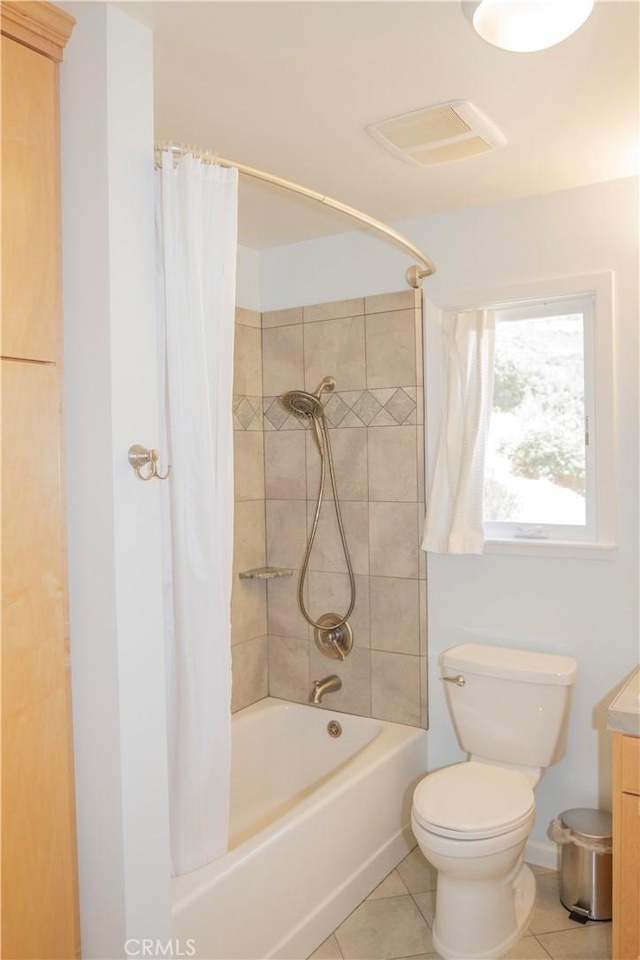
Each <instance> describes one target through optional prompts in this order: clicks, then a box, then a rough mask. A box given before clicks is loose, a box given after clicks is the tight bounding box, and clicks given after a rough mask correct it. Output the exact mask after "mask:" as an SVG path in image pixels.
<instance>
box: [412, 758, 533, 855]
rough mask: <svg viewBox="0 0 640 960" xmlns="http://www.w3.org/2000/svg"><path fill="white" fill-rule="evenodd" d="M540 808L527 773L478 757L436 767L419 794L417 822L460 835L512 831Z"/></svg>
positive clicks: (441, 833)
mask: <svg viewBox="0 0 640 960" xmlns="http://www.w3.org/2000/svg"><path fill="white" fill-rule="evenodd" d="M534 810H535V800H534V797H533V790H532V789H531V785H530V783H529V781H528V780H527V778H526V777H525V776H524V774H522V773H519V772H518V771H517V770H509V769H506V768H504V767H493V766H490V765H489V764H486V763H478V762H477V761H474V760H468V761H466V762H464V763H457V764H454V765H453V766H451V767H445V768H444V769H442V770H437V771H436V772H435V773H430V774H429V775H428V776H427V777H425V778H424V780H422V781H421V782H420V783H419V784H418V786H417V787H416V790H415V793H414V795H413V815H414V818H415V820H416V822H417V823H418V824H420V826H422V827H423V828H424V829H425V830H428V831H430V832H431V833H435V834H437V835H439V836H442V837H451V838H453V839H457V840H482V839H485V838H487V837H498V836H501V835H502V834H505V833H510V832H511V831H512V830H516V829H517V828H518V827H520V826H521V825H522V824H523V823H525V822H526V821H527V820H528V819H529V818H530V817H531V815H532V813H533V811H534Z"/></svg>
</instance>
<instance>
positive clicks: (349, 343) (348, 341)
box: [304, 317, 367, 391]
mask: <svg viewBox="0 0 640 960" xmlns="http://www.w3.org/2000/svg"><path fill="white" fill-rule="evenodd" d="M323 377H334V378H335V381H336V390H338V391H340V390H364V388H365V386H366V380H367V377H366V369H365V344H364V318H363V317H345V318H343V319H341V320H325V321H323V322H322V323H312V324H305V326H304V382H305V386H306V389H307V390H315V389H316V387H317V386H318V384H319V383H320V381H321V380H322V379H323Z"/></svg>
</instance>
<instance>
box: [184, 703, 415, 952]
mask: <svg viewBox="0 0 640 960" xmlns="http://www.w3.org/2000/svg"><path fill="white" fill-rule="evenodd" d="M331 720H337V721H338V722H339V723H340V724H341V725H342V731H343V732H342V735H341V736H340V737H339V738H337V739H333V738H332V737H330V736H329V734H328V732H327V724H328V722H329V721H331ZM232 726H233V734H232V779H231V830H230V835H231V840H230V849H229V852H228V853H227V854H225V855H224V856H223V857H221V858H220V859H219V860H216V862H215V863H211V864H209V865H208V866H206V867H202V868H201V869H200V870H195V871H194V872H193V873H189V874H186V875H184V876H182V877H176V878H175V879H174V881H173V936H174V938H177V939H179V940H180V942H181V943H185V942H186V940H187V939H192V940H195V950H196V953H195V956H196V957H198V958H199V960H267V958H271V957H278V958H284V960H301V958H304V957H307V956H308V955H309V954H310V953H312V952H313V951H314V950H315V948H316V947H317V946H318V945H319V944H320V943H322V941H323V940H324V939H325V938H326V937H328V936H329V934H330V933H331V932H332V931H333V930H334V929H335V927H336V926H337V925H338V924H339V923H340V922H341V921H342V920H343V919H344V918H345V917H346V916H347V915H348V914H349V913H350V912H351V911H352V910H353V909H354V908H355V907H356V906H357V905H358V904H359V903H360V901H361V900H363V899H364V898H365V897H366V896H367V895H368V894H369V893H370V892H371V890H372V889H373V888H374V887H375V886H376V884H378V883H379V882H380V881H381V880H382V879H383V878H384V877H385V876H386V874H387V873H388V872H389V871H390V870H392V869H393V867H394V866H396V864H397V863H398V862H399V861H400V860H401V859H402V857H404V856H405V855H406V854H407V853H408V852H409V851H410V850H411V848H412V847H413V846H414V845H415V841H414V839H413V836H412V833H411V828H410V814H411V796H412V793H413V788H414V787H415V785H416V783H417V782H418V780H419V779H420V777H421V776H423V775H424V773H425V771H426V767H427V748H426V743H427V738H426V732H425V731H424V730H420V729H417V728H415V727H407V726H404V725H402V724H398V723H386V722H385V721H383V720H369V719H366V718H363V717H355V716H352V715H351V714H344V713H332V712H330V711H328V710H320V709H317V708H314V707H309V706H303V705H301V704H296V703H288V702H286V701H283V700H274V699H272V698H267V699H266V700H261V701H260V702H259V703H256V704H254V705H253V706H251V707H247V708H246V709H245V710H242V711H240V712H239V713H237V714H235V716H234V718H233V725H232Z"/></svg>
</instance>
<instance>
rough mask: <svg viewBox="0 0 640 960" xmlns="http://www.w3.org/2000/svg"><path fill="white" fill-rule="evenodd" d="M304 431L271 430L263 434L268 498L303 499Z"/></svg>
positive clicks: (305, 495) (305, 475) (304, 469)
mask: <svg viewBox="0 0 640 960" xmlns="http://www.w3.org/2000/svg"><path fill="white" fill-rule="evenodd" d="M306 433H307V431H306V430H271V431H269V432H267V433H265V436H264V459H265V465H264V471H265V495H266V496H267V498H268V499H270V500H306V497H307V464H306V456H305V434H306Z"/></svg>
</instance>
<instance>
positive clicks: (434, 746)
mask: <svg viewBox="0 0 640 960" xmlns="http://www.w3.org/2000/svg"><path fill="white" fill-rule="evenodd" d="M395 226H396V227H397V228H398V229H400V230H403V231H404V232H405V233H406V234H407V235H408V236H410V238H411V239H412V240H413V241H414V242H415V243H417V244H418V245H420V246H422V248H423V249H424V251H425V253H427V254H428V255H429V256H430V257H431V258H432V259H433V260H434V262H435V264H436V266H437V268H438V272H437V274H436V275H435V276H434V277H431V278H428V279H427V280H425V281H424V283H423V289H424V292H425V295H426V296H427V297H429V298H430V299H431V300H433V301H434V302H435V303H436V304H437V305H440V304H451V303H455V302H456V298H457V297H458V296H460V298H462V297H463V296H464V292H465V291H466V290H476V289H481V288H486V287H497V286H501V285H509V284H515V283H521V282H523V283H524V282H527V281H533V280H542V279H545V278H548V277H560V276H569V275H571V276H575V275H579V274H583V273H599V272H602V271H605V270H612V271H613V273H614V323H615V337H616V347H615V350H616V367H617V370H616V401H617V441H618V455H617V476H618V504H617V506H618V543H619V549H618V552H617V557H616V559H614V560H584V559H581V560H575V559H566V558H562V559H561V558H554V559H548V558H536V557H514V556H499V555H491V556H489V555H485V556H484V557H481V558H475V557H472V558H464V557H462V558H461V557H439V556H435V555H431V556H429V560H428V590H429V663H430V671H431V678H430V688H429V690H430V719H431V730H430V755H429V765H430V768H435V767H438V766H441V765H444V764H447V763H451V762H454V761H455V760H456V759H458V758H459V757H460V756H461V754H460V751H459V750H458V747H457V744H456V742H455V738H454V735H453V733H452V730H451V725H450V723H449V720H448V717H447V714H446V709H445V707H444V702H443V695H442V690H441V684H440V682H439V681H438V679H437V657H438V654H439V652H440V651H441V650H443V649H445V648H446V647H448V646H451V645H453V644H455V643H457V642H460V641H463V640H464V641H468V640H469V639H470V638H471V637H476V638H478V639H480V640H481V641H484V642H491V641H492V640H495V641H496V642H499V643H503V644H507V643H510V644H512V645H513V646H518V645H522V646H524V647H529V648H539V649H548V650H550V651H558V652H566V653H569V654H572V655H574V656H575V657H576V658H577V660H578V662H579V668H580V676H579V681H578V684H577V687H576V689H575V696H574V702H573V710H572V717H571V727H570V735H569V741H568V749H567V756H566V757H565V759H564V760H563V761H562V762H561V763H560V764H559V765H558V766H557V767H555V768H552V769H551V770H550V771H549V773H548V774H547V776H546V778H545V779H544V780H543V781H542V783H541V784H540V786H539V787H538V790H537V806H538V816H537V821H536V826H535V828H534V832H533V834H532V839H533V841H534V848H533V849H532V850H531V851H530V855H533V856H535V857H536V858H537V859H538V860H539V862H545V859H546V860H547V862H548V858H549V857H551V856H552V855H553V848H552V847H551V846H549V845H548V844H547V842H546V839H545V832H546V826H547V823H548V821H549V820H550V819H551V818H552V817H553V816H555V815H556V814H557V813H558V812H560V811H562V810H564V809H566V808H568V807H575V806H597V805H599V804H602V805H605V806H606V805H607V804H608V802H609V778H610V750H609V735H608V734H607V733H606V730H605V722H606V720H605V714H606V711H605V706H606V703H607V702H608V701H609V700H610V699H611V697H612V691H613V690H614V689H615V688H616V686H617V685H618V684H619V683H620V681H621V680H622V679H623V678H624V677H625V676H626V675H627V674H628V673H629V671H630V670H631V669H632V668H633V666H634V665H635V664H636V663H637V661H638V507H637V504H638V182H637V180H635V179H629V180H621V181H614V182H610V183H604V184H598V185H594V186H590V187H584V188H579V189H575V190H569V191H563V192H561V193H556V194H551V195H547V196H541V197H532V198H528V199H524V200H519V201H512V202H509V203H504V204H499V205H495V206H490V207H476V208H472V209H468V210H461V211H457V212H455V213H451V214H446V215H441V216H437V217H430V218H424V219H420V220H412V221H405V222H404V223H401V224H395ZM407 262H408V261H407V257H406V256H405V255H403V254H401V253H398V252H396V250H395V249H393V248H390V247H388V246H387V245H386V244H385V242H384V241H382V240H380V241H377V240H374V239H373V238H372V237H370V236H365V235H363V234H343V235H340V236H337V237H333V238H331V237H330V238H326V239H323V240H319V241H314V242H308V243H303V244H299V245H296V246H291V247H283V248H279V249H277V250H271V251H267V252H265V253H264V254H263V255H262V257H261V292H262V308H263V309H264V310H273V309H278V308H280V307H288V306H294V305H296V304H299V303H313V302H316V301H325V300H331V299H342V298H347V297H353V296H361V295H363V294H368V293H376V292H383V291H389V290H395V289H401V288H402V287H403V275H404V269H405V267H406V265H407ZM427 389H428V387H427ZM536 845H539V846H537V847H536Z"/></svg>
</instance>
